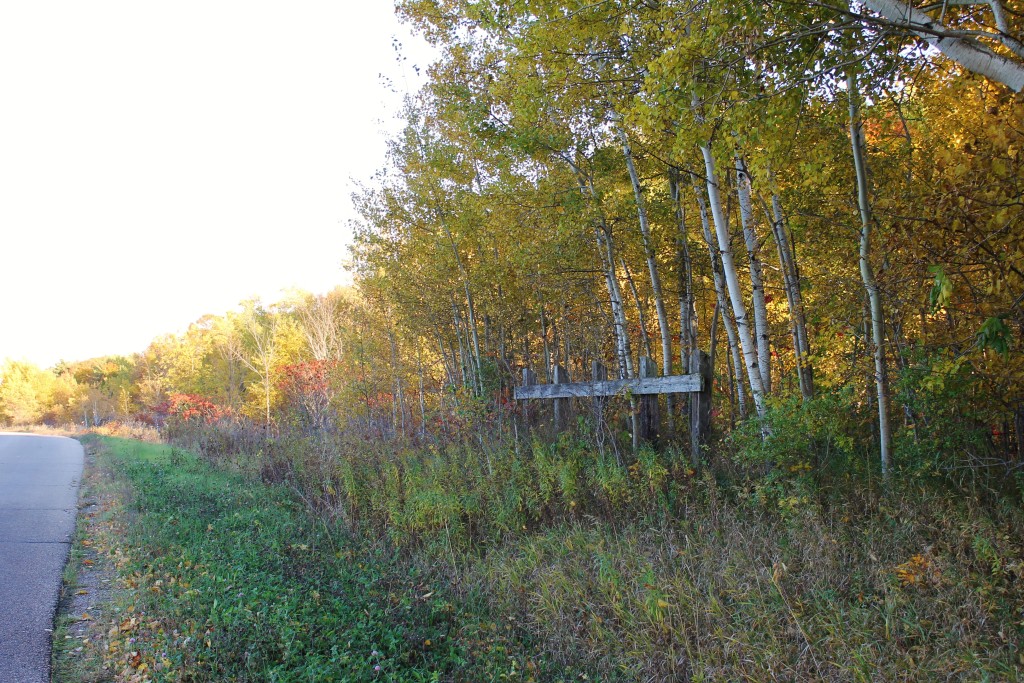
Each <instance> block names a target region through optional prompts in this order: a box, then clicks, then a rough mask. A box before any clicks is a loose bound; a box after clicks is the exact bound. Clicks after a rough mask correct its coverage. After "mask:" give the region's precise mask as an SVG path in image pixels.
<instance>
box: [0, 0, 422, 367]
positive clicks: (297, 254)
mask: <svg viewBox="0 0 1024 683" xmlns="http://www.w3.org/2000/svg"><path fill="white" fill-rule="evenodd" d="M395 38H397V39H398V41H399V42H401V44H402V45H403V48H402V53H403V54H404V56H405V57H406V58H407V60H406V61H405V62H402V63H399V62H398V58H397V55H396V52H395V49H394V47H393V45H392V42H393V39H395ZM430 54H431V52H430V51H429V48H427V47H426V45H425V44H424V43H423V41H422V39H420V38H418V37H412V36H410V34H409V31H408V29H407V28H406V27H404V26H402V25H401V24H399V23H398V21H397V19H396V18H395V16H394V14H393V9H392V7H391V2H389V1H388V0H363V1H361V2H352V1H351V0H334V1H328V0H298V1H296V2H262V1H259V0H256V1H252V0H250V1H230V2H229V1H227V0H199V1H194V0H176V1H175V2H139V1H138V0H130V1H125V0H118V1H111V0H96V1H95V2H81V1H80V0H64V1H48V2H31V1H26V2H2V3H0V359H3V358H5V357H11V358H17V359H27V360H30V361H32V362H35V363H37V364H40V365H43V366H49V365H52V364H53V363H55V362H56V361H57V360H59V359H61V358H64V359H67V360H82V359H85V358H89V357H93V356H98V355H103V354H108V353H131V352H133V351H141V350H143V349H144V348H145V347H146V346H147V344H148V343H149V342H150V340H152V339H153V338H154V337H156V336H157V335H160V334H163V333H167V332H179V331H181V330H183V329H184V328H185V327H186V326H187V325H188V324H189V323H190V322H192V321H194V320H196V319H198V318H199V317H200V316H202V315H203V314H205V313H218V314H219V313H223V312H225V311H227V310H229V309H231V308H233V307H234V306H235V305H236V304H238V303H239V302H240V301H241V300H243V299H245V298H248V297H251V296H260V297H261V298H263V300H264V301H274V300H277V299H280V298H281V297H282V296H283V291H284V290H286V289H289V288H300V289H305V290H309V291H315V292H322V291H326V290H328V289H330V288H331V287H333V286H335V285H337V284H340V283H342V282H344V281H345V280H346V275H345V273H344V272H343V271H342V268H341V263H342V261H344V260H345V259H346V258H347V256H348V251H347V245H348V244H349V242H350V240H351V235H350V232H349V229H348V227H347V222H348V220H349V219H351V218H353V217H354V210H353V209H352V206H351V201H350V194H351V192H352V191H353V190H354V189H355V184H354V182H353V180H355V181H368V180H369V179H370V177H371V175H372V174H373V172H374V171H375V170H376V169H377V168H379V167H381V166H382V165H383V163H384V153H385V144H384V143H385V140H386V138H387V136H388V134H389V133H391V132H394V131H397V130H398V129H399V128H400V122H398V120H397V118H396V116H397V115H398V114H399V109H400V107H401V99H402V97H403V96H404V95H405V94H406V93H408V92H410V91H415V90H416V89H417V88H418V87H419V85H420V83H421V79H420V77H419V76H417V73H416V71H415V70H414V68H413V65H414V64H416V65H418V66H420V67H425V66H426V65H427V62H429V59H430ZM421 71H422V70H421ZM381 74H384V76H385V77H387V78H389V79H390V81H391V83H392V87H391V88H389V87H387V86H385V85H384V84H383V83H382V80H381V76H380V75H381Z"/></svg>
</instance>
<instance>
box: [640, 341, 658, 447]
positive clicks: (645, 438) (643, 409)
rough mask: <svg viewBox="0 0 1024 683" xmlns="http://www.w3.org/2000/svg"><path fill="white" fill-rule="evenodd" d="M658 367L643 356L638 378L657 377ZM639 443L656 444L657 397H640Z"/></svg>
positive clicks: (649, 395)
mask: <svg viewBox="0 0 1024 683" xmlns="http://www.w3.org/2000/svg"><path fill="white" fill-rule="evenodd" d="M657 376H658V366H657V365H655V363H654V361H653V360H651V359H650V358H648V357H647V356H644V357H643V358H641V359H640V377H642V378H648V377H657ZM639 403H640V441H642V442H647V443H650V444H656V443H657V442H658V422H659V421H658V417H659V416H658V395H657V394H644V395H642V396H640V401H639Z"/></svg>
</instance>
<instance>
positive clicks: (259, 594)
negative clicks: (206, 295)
mask: <svg viewBox="0 0 1024 683" xmlns="http://www.w3.org/2000/svg"><path fill="white" fill-rule="evenodd" d="M896 4H900V3H896ZM396 5H397V10H398V12H399V13H400V14H401V15H402V16H403V17H404V18H405V19H406V20H407V21H409V22H410V23H411V24H412V25H413V26H415V27H416V28H417V29H418V30H420V31H422V32H423V34H424V35H425V36H426V37H427V38H428V40H430V41H431V42H432V43H434V45H435V46H436V47H437V49H438V54H439V58H438V62H437V63H436V64H434V65H432V66H431V67H430V70H429V82H428V84H427V85H426V86H425V87H424V89H423V90H422V91H421V92H420V93H417V95H416V96H415V97H411V98H409V100H408V103H407V109H406V111H405V116H406V119H407V126H406V128H405V130H404V131H403V132H402V134H401V135H399V136H397V137H396V138H395V139H394V140H392V143H391V145H390V146H389V156H388V160H387V166H386V167H385V168H384V169H382V170H381V172H380V173H379V174H378V175H377V176H375V178H374V179H373V181H372V182H371V183H368V184H367V185H366V186H364V187H361V188H360V190H359V191H358V192H357V193H356V195H355V197H354V201H355V205H356V209H357V211H358V214H359V219H358V220H357V221H356V222H355V223H354V225H353V228H354V244H353V247H352V253H351V273H352V275H353V277H354V284H353V286H351V287H344V288H338V289H336V290H334V291H331V292H327V293H321V294H295V295H293V296H291V297H289V298H288V299H286V300H284V301H281V302H278V303H275V304H267V303H265V302H260V301H256V300H253V301H246V302H243V303H242V304H241V305H240V306H239V307H238V308H237V309H236V310H233V311H229V312H226V313H224V314H221V315H209V316H204V317H203V318H201V319H199V320H197V321H196V322H195V323H194V324H193V325H191V326H190V327H189V328H188V329H187V330H186V331H184V332H183V333H181V334H176V335H166V336H164V337H160V338H158V339H155V340H153V342H152V343H151V344H150V345H149V347H147V348H146V349H144V350H142V351H140V352H139V353H137V354H133V355H131V356H112V357H103V358H97V359H91V360H86V361H80V362H67V363H61V364H60V365H59V366H57V367H55V368H52V369H50V370H41V369H39V368H34V367H31V366H30V365H28V364H25V363H18V362H13V361H8V362H6V363H5V364H4V365H3V367H2V368H0V377H2V381H0V421H2V422H3V423H4V424H8V425H23V424H30V423H54V424H57V423H66V422H76V423H79V424H83V425H84V426H87V427H89V428H91V429H94V430H100V431H106V432H107V435H119V434H130V433H129V432H125V431H121V430H135V431H134V435H135V436H136V437H140V436H145V435H147V434H158V435H159V439H154V441H156V440H159V441H161V444H160V445H147V446H141V445H132V444H135V442H127V441H104V442H103V443H105V444H108V446H109V448H110V452H109V453H107V454H106V455H103V456H101V457H100V461H101V462H106V463H107V465H106V466H107V468H108V469H109V471H110V472H111V476H112V477H114V480H115V481H117V482H121V483H122V484H123V485H124V486H125V491H126V497H125V498H123V501H124V502H123V505H124V508H123V510H124V512H123V514H122V515H121V517H122V518H123V520H124V524H125V533H124V538H126V539H128V541H129V542H126V544H125V546H126V548H129V549H128V550H126V553H127V554H128V555H129V556H130V558H131V559H130V561H129V562H128V563H127V564H126V565H125V567H123V568H122V569H123V570H124V571H125V572H126V573H123V575H124V576H125V577H127V578H126V579H125V580H127V581H129V583H130V586H129V588H130V589H131V590H132V591H133V598H132V600H133V601H135V602H134V603H133V604H135V605H136V606H135V608H136V609H137V610H139V611H140V612H141V613H144V614H146V615H147V616H146V618H145V619H141V618H140V620H139V621H138V623H137V624H135V625H134V626H133V628H136V629H138V625H139V624H143V625H145V629H140V630H142V631H145V634H144V635H143V634H142V633H140V634H139V635H138V636H132V637H133V638H136V643H139V644H138V646H137V647H136V648H135V649H133V650H131V651H130V652H134V653H135V654H134V655H131V659H130V660H129V661H128V664H129V669H130V670H129V671H128V674H130V675H134V676H142V677H146V676H153V677H157V678H163V679H166V680H177V679H175V676H179V677H180V678H181V680H196V681H199V680H210V681H212V680H232V679H236V680H262V679H267V678H269V679H271V680H308V679H330V677H332V676H333V677H337V678H338V679H339V680H346V677H348V679H350V680H368V679H367V678H366V677H367V676H378V677H383V678H387V679H389V680H430V679H431V677H436V678H437V679H439V680H466V681H469V680H502V679H503V678H504V679H507V680H530V679H535V680H555V681H557V680H577V679H583V678H585V677H586V678H589V679H590V680H602V681H637V680H642V681H675V680H694V681H711V680H717V681H726V680H729V681H731V680H744V679H745V680H757V681H760V680H834V681H847V680H864V681H868V680H885V681H890V680H908V681H909V680H936V681H938V680H971V681H973V680H1017V679H1019V678H1020V677H1021V675H1020V672H1021V669H1022V666H1024V659H1022V652H1021V648H1022V646H1024V612H1022V607H1021V606H1022V605H1024V594H1022V591H1024V548H1022V543H1024V541H1022V539H1024V528H1022V524H1024V518H1022V512H1021V510H1022V500H1024V353H1022V346H1021V340H1022V339H1024V186H1022V179H1024V153H1022V150H1024V99H1022V96H1021V94H1020V90H1021V88H1024V82H1020V84H1019V85H1020V87H1017V85H1015V84H1017V83H1018V81H1016V80H1013V78H1007V77H1006V75H1007V73H1009V74H1010V76H1012V75H1013V73H1024V70H1022V69H1021V68H1020V66H1021V64H1020V60H1019V59H1018V57H1019V56H1020V50H1019V49H1018V48H1019V47H1020V45H1021V44H1022V43H1021V41H1022V40H1024V37H1022V36H1024V34H1022V28H1024V27H1022V23H1021V21H1022V18H1021V15H1019V13H1017V14H1015V13H1013V12H1010V11H1008V9H1007V8H1006V7H1004V3H1002V2H1000V1H999V0H995V1H994V2H990V3H985V4H979V5H969V4H968V5H964V4H958V5H951V6H949V7H947V6H946V5H945V4H943V5H938V4H936V5H932V6H922V8H921V9H920V12H922V13H926V15H927V13H928V12H930V13H931V14H930V15H927V16H928V17H930V18H929V19H928V22H929V23H928V25H929V26H942V27H944V28H942V29H941V32H942V35H943V41H947V39H948V40H949V41H950V42H944V43H943V45H942V46H941V47H943V48H945V47H948V46H949V45H950V44H955V45H959V47H960V48H964V49H966V48H968V47H969V48H970V50H974V51H978V50H980V51H981V52H986V51H988V52H989V53H990V56H992V55H1000V57H999V59H995V58H994V57H993V58H992V59H989V60H988V61H989V63H990V64H991V63H997V62H998V63H999V64H1001V65H1002V67H1003V69H1005V70H1008V71H1005V72H1003V73H1001V74H996V73H995V72H991V73H975V72H974V71H972V69H974V68H976V67H975V66H972V63H969V62H965V61H962V60H961V61H958V58H957V57H955V56H948V55H947V56H946V57H944V56H943V54H947V53H941V52H938V51H936V50H933V49H928V48H926V47H925V43H924V42H922V41H927V40H928V39H929V36H931V37H932V38H934V36H932V34H931V33H928V34H927V35H925V34H923V33H920V32H915V31H920V30H922V29H921V26H922V24H918V25H916V26H908V25H906V24H905V23H901V20H900V19H899V17H898V16H896V15H893V16H896V18H893V17H891V16H889V15H888V14H877V13H876V10H877V11H878V12H881V11H882V10H880V9H877V8H879V7H882V8H886V7H890V5H891V3H882V2H874V0H872V1H871V2H867V3H866V4H865V6H864V7H859V6H847V5H842V4H840V5H837V6H835V7H833V6H831V5H828V4H827V3H814V4H812V5H807V6H805V5H798V4H785V3H783V4H778V3H776V4H763V5H761V6H753V5H750V4H749V3H743V2H738V0H737V1H734V0H707V1H703V0H702V1H698V2H636V3H622V2H585V3H565V2H549V1H547V0H538V1H537V2H532V1H531V2H530V3H522V2H519V3H515V2H507V1H504V0H481V1H479V2H462V1H457V2H436V1H435V0H402V1H401V2H398V3H396ZM873 7H874V8H876V10H873V9H872V8H873ZM887 11H888V10H887ZM915 21H916V20H915ZM929 30H932V29H929ZM935 30H939V29H935ZM1011 53H1013V55H1016V57H1014V56H1011ZM962 54H963V53H961V55H962ZM1003 69H1001V70H1000V71H1003ZM281 238H282V239H284V238H285V236H282V237H281ZM701 366H704V367H710V380H709V381H708V382H706V383H705V389H706V390H707V391H708V393H705V394H702V396H703V398H702V399H701V401H703V404H700V405H698V402H697V401H696V400H694V396H693V395H684V394H677V395H671V396H664V397H660V398H658V399H654V400H651V399H642V400H638V396H635V395H633V394H631V393H629V392H628V391H623V392H621V393H620V394H619V395H616V396H611V397H607V398H602V399H600V400H595V399H591V398H577V399H572V400H569V399H566V401H565V402H564V403H561V404H559V405H558V418H559V419H557V420H556V419H554V418H553V411H552V406H551V405H550V404H548V403H547V402H545V401H539V400H538V401H517V400H515V398H514V391H515V388H516V387H517V386H519V385H521V384H522V383H523V382H524V380H525V379H526V378H531V379H536V381H537V382H538V383H540V384H551V383H553V382H554V381H555V380H556V378H565V377H566V376H568V377H569V378H571V380H572V381H573V382H581V381H582V382H585V381H587V380H589V379H591V378H594V377H600V376H604V374H607V376H608V377H609V378H612V379H623V380H633V379H636V378H637V377H639V376H641V375H645V374H646V375H648V376H649V375H651V374H660V375H669V374H675V375H679V374H689V373H691V371H694V370H695V369H696V368H698V367H701ZM709 394H710V398H708V396H709ZM655 404H656V406H657V408H658V410H657V411H654V410H653V407H654V405H655ZM698 408H700V409H698ZM704 408H710V411H709V412H710V421H711V431H710V433H705V432H704V431H702V430H700V429H698V430H694V433H691V428H690V425H691V424H694V422H695V420H694V418H700V417H702V416H703V415H704V413H703V409H704ZM641 413H642V414H641ZM655 413H657V416H656V417H651V416H654V415H655ZM647 417H651V419H650V420H648V419H647ZM696 422H699V420H696ZM641 423H644V424H645V425H646V426H645V427H644V428H643V429H641ZM647 427H649V429H648V428H647ZM130 625H131V624H130ZM118 628H120V625H118ZM374 653H376V654H374ZM136 657H137V659H136ZM143 665H145V667H143ZM376 667H380V668H379V669H377V668H376ZM172 672H173V673H172Z"/></svg>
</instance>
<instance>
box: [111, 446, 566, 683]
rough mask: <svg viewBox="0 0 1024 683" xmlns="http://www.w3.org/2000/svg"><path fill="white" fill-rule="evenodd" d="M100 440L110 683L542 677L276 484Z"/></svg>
mask: <svg viewBox="0 0 1024 683" xmlns="http://www.w3.org/2000/svg"><path fill="white" fill-rule="evenodd" d="M100 443H101V444H102V445H103V446H104V447H105V448H104V449H103V450H101V452H100V454H99V461H100V463H101V464H104V465H105V466H107V467H109V468H110V469H111V471H113V472H115V473H116V476H117V477H118V478H119V479H120V480H121V481H123V482H124V483H125V484H127V486H128V489H129V490H130V500H128V501H127V502H126V506H125V511H126V518H125V527H126V537H125V542H126V545H127V546H129V547H130V548H131V550H130V553H129V556H130V557H129V561H127V562H126V563H125V564H124V565H123V566H122V568H121V571H122V579H123V582H124V584H125V586H126V587H127V588H128V589H129V591H130V595H131V599H130V600H129V604H127V605H124V608H123V611H122V612H121V615H120V617H119V620H120V623H112V624H111V628H110V630H109V632H108V635H109V637H108V643H107V647H109V646H110V645H111V644H112V643H116V645H114V647H113V650H114V652H115V653H120V657H119V658H117V657H114V658H115V659H117V660H118V663H117V664H115V665H114V666H112V667H111V668H112V669H114V670H117V669H118V667H120V666H121V665H122V664H123V665H125V666H124V668H123V670H122V674H121V675H122V676H123V677H124V679H125V680H130V679H131V678H132V677H133V676H134V677H139V679H140V680H141V679H142V678H149V679H151V680H154V681H176V680H191V681H369V680H381V681H437V680H499V679H501V680H523V681H527V680H536V678H537V677H538V676H543V677H544V678H545V679H546V680H554V678H553V677H554V676H555V674H553V673H552V672H551V671H550V670H549V667H548V666H547V665H546V664H545V662H544V660H543V658H540V657H532V656H530V652H529V648H528V643H527V642H526V639H525V638H521V637H520V636H521V635H522V634H519V633H518V632H517V631H514V630H513V629H501V630H499V629H493V630H490V629H486V630H487V633H486V634H485V635H483V636H482V635H481V634H482V632H483V631H484V630H485V629H482V628H481V627H480V625H479V624H481V623H487V622H489V621H490V620H489V618H488V616H487V615H486V613H482V612H472V613H471V612H467V611H466V610H465V609H464V608H463V607H460V606H459V605H456V604H455V603H454V602H453V601H452V600H451V598H450V592H449V591H448V590H447V587H446V586H444V585H436V584H434V583H432V582H431V581H430V580H429V579H428V577H427V576H425V575H424V574H423V573H422V572H421V571H419V570H418V569H417V568H416V566H415V565H414V564H412V563H410V562H409V561H408V560H407V559H403V557H402V556H400V555H399V554H398V553H396V552H394V551H393V550H390V549H389V548H388V547H387V546H386V545H383V544H365V543H360V542H358V541H356V540H355V539H352V538H349V537H345V536H344V535H342V534H339V533H338V532H336V531H334V530H331V529H329V528H327V527H326V526H325V525H323V524H322V523H319V522H317V521H316V520H315V519H314V518H313V517H311V516H310V515H308V514H307V512H306V511H305V509H304V508H303V507H302V506H301V505H300V504H299V503H297V502H296V501H295V499H294V498H293V497H292V496H291V495H290V493H289V492H288V491H287V490H286V489H285V488H283V487H279V486H278V487H273V486H264V485H262V484H259V483H257V482H254V481H252V480H249V479H246V478H244V477H242V476H240V475H237V474H229V473H226V472H223V471H216V470H214V469H212V468H211V467H210V466H209V465H207V464H205V463H204V462H202V461H200V460H199V459H197V458H196V457H194V456H192V455H189V454H187V453H184V452H181V451H178V450H174V449H172V448H170V447H167V446H163V445H159V444H147V443H140V442H136V441H128V440H123V439H116V438H108V437H103V438H102V439H101V441H100ZM435 578H436V577H435ZM129 615H130V616H129ZM484 641H486V643H485V644H484V646H483V647H480V644H481V643H484Z"/></svg>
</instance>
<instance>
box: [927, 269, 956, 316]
mask: <svg viewBox="0 0 1024 683" xmlns="http://www.w3.org/2000/svg"><path fill="white" fill-rule="evenodd" d="M928 272H929V273H931V274H932V275H934V276H935V284H934V285H932V291H931V292H930V293H929V295H928V302H929V305H930V306H931V308H932V311H933V312H934V311H938V310H940V309H943V308H945V307H946V306H948V305H949V300H950V298H951V297H952V296H953V281H952V280H950V279H949V276H948V275H946V270H945V269H944V268H943V267H942V266H941V265H935V266H928Z"/></svg>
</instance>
